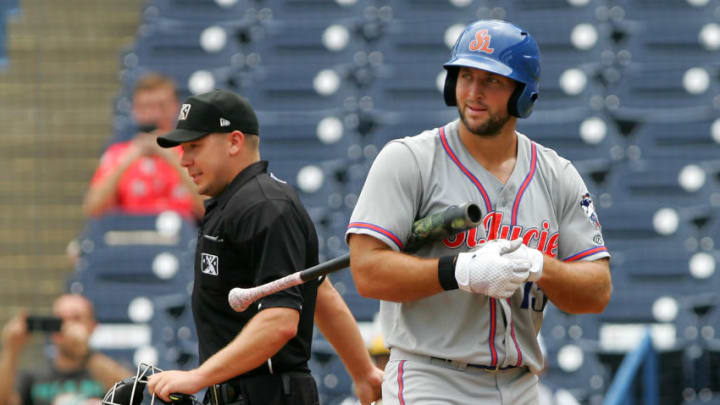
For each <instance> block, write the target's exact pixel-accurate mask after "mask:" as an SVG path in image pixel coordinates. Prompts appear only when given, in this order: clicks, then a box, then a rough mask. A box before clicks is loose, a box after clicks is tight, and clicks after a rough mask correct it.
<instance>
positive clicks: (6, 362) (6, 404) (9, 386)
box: [0, 349, 19, 405]
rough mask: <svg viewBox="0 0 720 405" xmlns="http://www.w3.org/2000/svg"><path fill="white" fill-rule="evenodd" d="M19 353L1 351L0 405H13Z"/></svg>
mask: <svg viewBox="0 0 720 405" xmlns="http://www.w3.org/2000/svg"><path fill="white" fill-rule="evenodd" d="M18 357H19V354H18V353H13V352H10V351H9V350H5V349H3V350H2V351H0V405H12V404H13V402H11V398H12V397H13V396H14V390H15V387H14V386H15V374H16V373H17V363H18Z"/></svg>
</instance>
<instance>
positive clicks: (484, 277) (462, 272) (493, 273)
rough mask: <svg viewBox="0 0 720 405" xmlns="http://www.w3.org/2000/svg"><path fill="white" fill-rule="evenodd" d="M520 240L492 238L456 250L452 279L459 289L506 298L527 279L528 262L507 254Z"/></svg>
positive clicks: (516, 247) (517, 246)
mask: <svg viewBox="0 0 720 405" xmlns="http://www.w3.org/2000/svg"><path fill="white" fill-rule="evenodd" d="M520 245H522V241H521V240H519V239H516V240H514V241H509V240H505V239H501V240H492V241H489V242H487V243H486V244H485V245H484V246H483V247H482V248H480V249H478V250H474V251H471V252H465V253H460V254H458V255H457V260H456V261H455V279H456V280H457V283H458V287H460V289H462V290H465V291H468V292H471V293H475V294H485V295H488V296H491V297H495V298H507V297H509V296H511V295H513V293H514V292H515V290H517V289H518V288H519V287H520V286H521V285H522V284H523V283H524V282H525V280H527V278H528V276H529V274H530V266H531V263H530V261H529V260H527V259H524V258H522V259H515V258H512V257H509V256H506V255H508V254H509V253H512V252H514V251H515V250H517V249H518V248H519V247H520Z"/></svg>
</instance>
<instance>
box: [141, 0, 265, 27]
mask: <svg viewBox="0 0 720 405" xmlns="http://www.w3.org/2000/svg"><path fill="white" fill-rule="evenodd" d="M254 3H255V2H254V1H252V0H234V1H219V0H152V1H150V2H148V5H147V6H146V7H145V9H144V10H143V13H142V15H143V18H144V19H145V20H148V21H154V20H157V19H168V20H180V21H194V22H198V21H206V22H208V23H211V22H217V21H223V20H241V19H243V18H244V17H245V14H246V12H247V10H248V9H251V8H252V6H254Z"/></svg>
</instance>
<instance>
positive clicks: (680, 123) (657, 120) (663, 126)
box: [632, 107, 720, 160]
mask: <svg viewBox="0 0 720 405" xmlns="http://www.w3.org/2000/svg"><path fill="white" fill-rule="evenodd" d="M708 109H709V107H708ZM665 112H666V114H664V116H665V118H664V119H663V118H662V117H660V116H659V115H660V114H658V116H652V117H649V119H647V120H644V121H643V122H641V124H640V125H638V126H637V128H636V130H635V131H634V132H633V134H632V136H633V138H634V139H633V143H634V144H635V145H636V147H637V148H638V149H639V153H640V155H641V156H642V157H645V158H655V157H657V158H673V157H675V158H684V159H687V160H708V159H717V157H718V156H719V155H718V153H719V152H720V116H719V115H717V113H716V112H713V111H707V113H701V114H687V115H683V114H678V113H672V114H670V113H669V111H667V110H665Z"/></svg>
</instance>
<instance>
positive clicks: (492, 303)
mask: <svg viewBox="0 0 720 405" xmlns="http://www.w3.org/2000/svg"><path fill="white" fill-rule="evenodd" d="M439 131H440V141H441V142H442V145H443V149H445V153H447V154H448V156H450V159H452V161H453V162H455V165H456V166H457V167H458V168H459V169H460V171H461V172H463V174H464V175H465V176H466V177H467V178H468V179H470V181H471V182H472V183H473V184H474V185H475V187H476V188H477V189H478V191H479V192H480V195H481V196H482V198H483V201H484V202H485V209H486V210H487V213H491V212H492V203H490V197H488V195H487V192H486V191H485V187H483V185H482V183H480V180H478V179H477V177H475V176H474V175H473V174H472V173H471V172H470V170H468V168H467V167H465V166H464V165H463V164H462V163H460V159H458V157H457V156H456V155H455V153H454V152H453V150H452V148H451V147H450V144H449V143H448V141H447V137H446V136H445V127H440V128H439ZM495 311H496V304H495V299H494V298H490V339H489V342H488V343H489V345H490V359H491V363H492V364H491V366H492V367H496V366H497V351H495V329H496V322H497V319H496V317H495Z"/></svg>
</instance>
